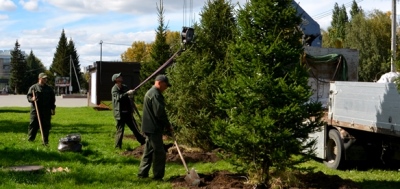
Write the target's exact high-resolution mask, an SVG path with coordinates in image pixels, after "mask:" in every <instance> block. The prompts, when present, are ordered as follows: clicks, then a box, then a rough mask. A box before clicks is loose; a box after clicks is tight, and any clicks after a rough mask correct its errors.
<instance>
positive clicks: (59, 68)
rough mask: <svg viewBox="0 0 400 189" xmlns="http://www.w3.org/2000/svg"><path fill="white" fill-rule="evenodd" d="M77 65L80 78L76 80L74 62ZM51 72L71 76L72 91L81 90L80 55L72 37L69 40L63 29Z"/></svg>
mask: <svg viewBox="0 0 400 189" xmlns="http://www.w3.org/2000/svg"><path fill="white" fill-rule="evenodd" d="M72 62H73V65H74V66H75V71H76V74H77V75H78V80H76V76H75V72H74V70H73V66H72V64H71V63H72ZM50 72H51V73H53V74H54V73H55V74H56V76H60V77H71V78H70V81H72V90H73V91H72V92H79V87H78V83H77V81H81V80H82V79H81V77H82V76H81V68H80V63H79V56H78V54H77V52H76V49H75V44H74V42H73V41H72V39H71V40H70V41H69V42H68V41H67V38H66V37H65V32H64V30H62V32H61V36H60V40H59V41H58V45H57V47H56V52H55V53H54V57H53V62H52V64H51V66H50Z"/></svg>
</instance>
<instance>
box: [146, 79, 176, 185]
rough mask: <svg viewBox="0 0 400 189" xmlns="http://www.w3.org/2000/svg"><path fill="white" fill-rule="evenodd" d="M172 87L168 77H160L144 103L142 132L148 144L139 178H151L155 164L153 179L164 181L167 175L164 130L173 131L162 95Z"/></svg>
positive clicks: (147, 94)
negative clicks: (151, 169) (165, 174)
mask: <svg viewBox="0 0 400 189" xmlns="http://www.w3.org/2000/svg"><path fill="white" fill-rule="evenodd" d="M168 87H171V84H170V83H169V80H168V78H167V76H165V75H158V76H157V77H156V79H155V82H154V85H153V86H152V87H151V88H150V89H149V90H148V91H147V92H146V94H145V97H144V101H143V116H142V131H143V132H144V133H145V135H146V144H145V147H144V152H143V157H142V160H141V162H140V166H139V173H138V177H140V178H146V177H148V176H149V171H150V167H151V164H153V175H154V177H153V179H154V180H162V178H163V177H164V173H165V161H166V153H165V149H164V143H163V139H162V135H163V133H164V130H169V131H172V127H171V124H170V122H169V120H168V117H167V114H166V111H165V102H164V96H163V95H162V93H163V92H164V91H165V90H166V89H167V88H168Z"/></svg>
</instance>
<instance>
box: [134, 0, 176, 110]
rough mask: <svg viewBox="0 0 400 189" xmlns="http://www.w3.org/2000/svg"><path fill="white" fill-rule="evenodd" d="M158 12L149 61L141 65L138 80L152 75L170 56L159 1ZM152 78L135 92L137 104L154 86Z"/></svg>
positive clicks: (162, 72) (161, 1) (161, 5)
mask: <svg viewBox="0 0 400 189" xmlns="http://www.w3.org/2000/svg"><path fill="white" fill-rule="evenodd" d="M157 11H158V23H159V25H158V27H157V30H156V38H155V41H154V43H153V44H152V46H151V52H150V57H151V58H150V61H149V62H145V63H142V64H141V70H140V78H141V80H142V81H143V80H145V79H146V78H148V77H149V76H150V75H151V74H153V73H154V72H155V71H156V70H157V69H158V68H159V67H160V66H161V65H162V64H164V63H165V62H166V61H167V60H168V59H169V58H170V56H171V55H172V52H170V47H169V45H168V44H167V33H166V32H167V26H165V23H164V12H165V11H164V5H163V0H160V4H159V5H157ZM160 74H165V70H162V71H161V72H160ZM154 78H155V77H153V79H150V80H149V81H148V82H147V83H146V84H144V85H143V86H142V87H141V88H140V90H139V91H137V92H136V99H139V100H138V102H141V101H142V100H143V97H144V94H145V93H146V91H147V90H148V89H149V88H150V87H151V86H152V85H153V84H154V82H153V81H154Z"/></svg>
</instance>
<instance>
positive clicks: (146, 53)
mask: <svg viewBox="0 0 400 189" xmlns="http://www.w3.org/2000/svg"><path fill="white" fill-rule="evenodd" d="M151 46H152V43H146V42H144V41H134V42H133V43H132V45H131V47H129V48H128V49H127V50H126V51H125V52H124V53H122V54H121V60H122V62H140V63H147V62H149V61H150V52H151Z"/></svg>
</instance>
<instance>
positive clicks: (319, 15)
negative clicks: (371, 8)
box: [312, 0, 364, 20]
mask: <svg viewBox="0 0 400 189" xmlns="http://www.w3.org/2000/svg"><path fill="white" fill-rule="evenodd" d="M362 1H364V0H356V3H359V2H362ZM352 4H353V1H350V2H347V3H345V4H344V6H345V7H346V8H349V7H350V6H351V5H352ZM332 11H333V9H331V10H328V11H325V12H322V13H319V14H316V15H314V16H312V18H313V19H314V20H318V19H321V18H325V17H327V16H330V15H332Z"/></svg>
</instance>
